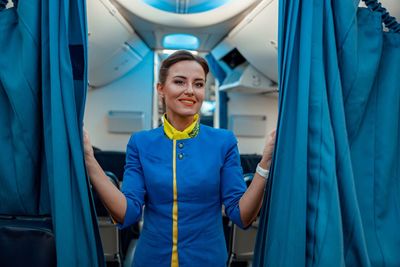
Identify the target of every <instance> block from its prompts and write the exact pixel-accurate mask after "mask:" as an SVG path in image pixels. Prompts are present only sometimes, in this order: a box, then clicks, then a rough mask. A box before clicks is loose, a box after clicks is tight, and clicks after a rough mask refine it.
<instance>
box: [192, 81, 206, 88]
mask: <svg viewBox="0 0 400 267" xmlns="http://www.w3.org/2000/svg"><path fill="white" fill-rule="evenodd" d="M194 86H195V87H196V88H203V87H204V83H203V82H197V83H195V84H194Z"/></svg>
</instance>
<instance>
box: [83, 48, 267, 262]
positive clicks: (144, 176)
mask: <svg viewBox="0 0 400 267" xmlns="http://www.w3.org/2000/svg"><path fill="white" fill-rule="evenodd" d="M208 71H209V69H208V66H207V63H206V61H205V60H204V59H203V58H201V57H198V56H194V55H192V54H191V53H189V52H187V51H178V52H175V53H174V54H172V55H171V56H169V57H168V58H167V59H166V60H165V61H163V63H162V65H161V69H160V74H159V83H158V84H157V91H158V93H159V94H160V96H161V97H162V98H163V100H164V103H165V105H166V113H165V115H164V125H163V126H161V127H159V128H156V129H153V130H150V131H142V132H139V133H136V134H134V135H133V136H132V137H131V139H130V140H129V143H128V146H127V156H126V165H125V173H124V179H123V189H122V192H120V191H118V190H117V189H116V188H115V187H114V186H113V185H112V184H111V182H109V181H108V179H107V177H106V176H105V175H104V172H103V170H102V169H101V168H100V166H99V164H98V163H97V162H96V160H95V158H94V156H93V150H92V146H91V144H90V141H89V138H88V136H87V133H86V132H85V159H86V166H87V169H88V173H89V176H90V178H91V182H92V184H93V186H94V188H95V190H96V191H97V192H98V194H99V195H100V198H101V199H102V200H103V202H104V204H105V206H106V207H107V208H108V210H109V211H110V213H111V215H112V216H113V218H114V219H115V220H116V221H117V222H118V223H119V225H120V227H122V228H123V227H126V226H129V225H131V224H133V223H135V222H137V221H138V220H139V219H140V218H141V213H142V208H143V206H145V208H144V209H143V210H144V224H143V230H142V232H141V235H140V238H139V241H138V243H137V247H136V251H135V257H134V266H138V267H141V266H149V267H153V266H157V267H159V266H172V267H175V266H190V267H195V266H221V267H222V266H225V265H226V261H227V252H226V247H225V240H224V233H223V228H222V219H221V217H222V214H221V212H222V211H221V210H222V209H221V207H222V204H223V205H224V209H225V213H226V215H227V216H229V218H230V219H231V220H232V221H233V222H234V223H236V224H237V225H238V226H240V227H242V228H246V227H247V226H249V225H250V224H251V222H252V221H254V219H255V218H256V216H257V214H258V212H259V209H260V207H261V203H262V198H263V194H264V188H265V184H266V178H267V172H268V171H266V170H267V169H268V168H269V165H270V162H271V155H272V150H273V147H274V142H275V141H274V140H275V137H274V134H272V135H271V138H270V141H269V143H267V145H266V146H265V149H264V152H263V157H262V160H261V161H260V163H259V165H258V167H257V173H256V174H255V176H254V179H253V181H252V183H251V185H250V186H249V188H248V189H247V190H246V185H245V183H244V180H243V175H242V169H241V166H240V158H239V152H238V148H237V141H236V138H235V137H234V135H233V134H232V132H230V131H227V130H221V129H214V128H211V127H207V126H204V125H201V124H199V116H198V112H199V110H200V107H201V104H202V102H203V100H204V95H205V83H206V76H207V74H208Z"/></svg>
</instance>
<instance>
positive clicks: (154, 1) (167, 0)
mask: <svg viewBox="0 0 400 267" xmlns="http://www.w3.org/2000/svg"><path fill="white" fill-rule="evenodd" d="M143 1H144V2H145V3H146V4H148V5H150V6H152V7H155V8H157V9H160V10H163V11H167V12H172V13H179V14H192V13H200V12H205V11H209V10H212V9H214V8H217V7H220V6H222V5H224V4H226V3H228V2H229V1H231V0H213V1H210V0H197V1H176V0H143Z"/></svg>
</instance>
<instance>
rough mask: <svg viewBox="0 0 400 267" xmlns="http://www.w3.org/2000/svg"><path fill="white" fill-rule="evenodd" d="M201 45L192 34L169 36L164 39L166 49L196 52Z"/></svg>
mask: <svg viewBox="0 0 400 267" xmlns="http://www.w3.org/2000/svg"><path fill="white" fill-rule="evenodd" d="M199 43H200V42H199V39H198V38H197V37H196V36H193V35H190V34H180V33H178V34H169V35H166V36H164V39H163V47H164V48H166V49H186V50H196V49H198V48H199Z"/></svg>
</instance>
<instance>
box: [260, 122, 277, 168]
mask: <svg viewBox="0 0 400 267" xmlns="http://www.w3.org/2000/svg"><path fill="white" fill-rule="evenodd" d="M275 139H276V129H275V130H273V131H272V132H271V133H270V134H269V138H268V141H267V142H266V143H265V146H264V150H263V155H262V158H261V161H260V166H261V167H262V168H264V169H269V167H270V165H271V161H272V153H273V152H274V147H275Z"/></svg>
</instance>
